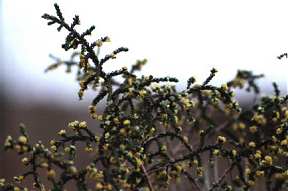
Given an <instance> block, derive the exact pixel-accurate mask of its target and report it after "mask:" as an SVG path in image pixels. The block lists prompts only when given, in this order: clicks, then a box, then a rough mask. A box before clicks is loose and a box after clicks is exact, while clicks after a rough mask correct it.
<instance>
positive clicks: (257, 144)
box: [0, 4, 288, 191]
mask: <svg viewBox="0 0 288 191" xmlns="http://www.w3.org/2000/svg"><path fill="white" fill-rule="evenodd" d="M55 9H56V16H53V15H49V14H44V15H43V16H42V17H43V18H44V19H46V20H47V21H48V25H57V26H58V28H57V29H58V31H60V30H61V29H65V30H66V31H67V32H68V35H67V37H66V40H65V42H64V44H63V45H62V47H63V48H64V49H65V50H66V51H68V50H71V49H72V50H74V52H76V53H73V54H72V57H71V60H69V61H63V60H61V59H58V58H55V60H56V63H55V64H53V65H51V66H50V67H48V68H47V71H49V70H52V69H54V68H57V67H58V66H60V65H64V66H66V67H67V71H68V72H70V71H71V67H75V68H77V69H78V72H77V79H78V81H79V84H80V90H79V92H78V94H79V98H80V99H81V98H82V96H83V94H84V92H85V91H86V90H87V89H88V88H90V89H93V90H95V94H96V96H95V98H94V99H93V101H92V103H91V105H90V106H89V112H90V115H91V117H92V118H93V119H95V120H96V121H97V123H96V122H95V123H96V125H94V127H91V128H90V127H89V128H88V125H87V123H86V122H85V121H73V122H70V123H69V124H68V125H67V127H66V128H64V129H62V130H60V131H59V132H58V133H57V138H56V137H55V138H53V139H51V141H50V142H49V143H48V144H44V143H43V142H41V141H38V142H36V143H31V142H30V139H29V135H28V134H27V131H26V128H25V126H24V125H20V136H19V137H16V138H12V137H11V136H8V137H7V139H6V141H5V149H6V150H13V151H15V152H17V153H18V154H19V155H21V156H22V160H21V162H22V164H23V165H25V166H26V171H25V172H23V174H21V175H18V176H15V177H14V178H13V180H9V181H8V180H5V179H0V188H1V190H14V191H18V190H28V189H31V188H32V187H34V188H33V190H35V189H36V190H42V191H44V190H53V191H58V190H65V189H67V185H69V184H70V185H71V184H72V185H74V186H73V187H74V188H75V189H76V190H79V191H80V190H81V191H85V190H139V191H144V190H150V191H152V190H154V191H156V190H168V189H170V190H173V189H178V190H197V191H200V190H209V191H212V190H225V191H228V190H231V191H232V190H236V191H238V190H239V191H240V190H257V189H258V190H267V191H277V190H279V191H280V190H283V191H284V190H287V189H288V181H287V180H288V169H287V168H288V166H287V164H288V160H287V159H288V148H287V145H288V134H287V131H288V104H287V102H288V96H281V94H280V91H279V89H278V87H277V85H276V84H275V83H274V84H273V86H274V89H275V95H273V96H270V97H268V96H267V97H261V98H260V99H259V101H258V102H257V103H255V105H253V106H251V107H250V108H249V109H245V110H244V109H242V108H241V107H240V106H239V104H238V102H237V101H236V100H235V95H234V91H235V89H236V88H240V89H246V90H247V91H252V92H254V93H253V94H259V91H260V90H259V88H258V86H257V84H256V81H257V79H259V78H261V77H263V76H262V75H254V74H253V73H252V72H250V71H243V70H242V71H238V73H237V75H236V77H235V78H234V79H233V80H231V81H229V82H228V83H225V84H223V85H222V86H220V87H218V86H214V85H210V81H211V80H212V79H213V78H214V76H215V75H216V73H217V70H216V69H212V70H211V72H210V75H209V76H208V78H207V79H206V80H205V81H204V82H198V81H196V80H195V79H194V78H193V77H191V78H190V79H188V81H187V87H186V88H185V89H183V90H180V91H179V90H176V88H175V85H176V83H177V82H178V80H177V79H176V78H173V77H154V76H151V75H150V76H138V75H136V74H135V72H137V71H138V70H140V69H141V67H142V66H143V65H145V64H146V60H138V61H137V62H136V64H135V65H133V66H132V67H131V69H127V68H121V69H119V70H117V71H112V72H105V71H104V70H103V67H104V64H105V63H106V62H108V61H109V60H111V59H114V58H116V56H118V54H119V53H121V52H126V51H128V49H127V48H123V47H121V48H118V49H116V50H114V51H113V52H112V53H111V54H108V55H106V56H104V57H103V58H100V54H99V50H100V48H101V47H102V46H103V45H104V44H105V43H106V42H108V41H110V39H109V38H108V37H102V38H99V39H98V40H96V41H93V42H89V41H88V40H87V37H88V36H89V35H91V33H92V32H93V30H94V29H95V27H94V26H92V27H90V28H89V29H87V30H86V31H85V32H83V33H79V32H78V31H77V30H76V26H77V25H79V24H80V20H79V17H78V16H75V17H74V18H73V22H72V24H68V23H67V22H66V20H65V19H64V17H63V16H62V13H61V11H60V9H59V7H58V5H57V4H55ZM99 102H101V103H103V104H104V105H105V106H104V111H103V112H99V111H98V110H97V108H98V107H97V105H99V104H98V103H99ZM95 128H98V129H99V130H97V131H95ZM82 151H83V152H82ZM84 151H85V152H87V154H86V155H85V153H84ZM79 152H80V154H79ZM79 158H88V159H89V160H90V161H89V163H88V164H83V163H80V164H78V163H77V162H76V160H78V159H79ZM30 177H31V180H33V182H34V183H33V186H32V185H29V183H30V182H31V181H29V180H26V179H29V178H30ZM70 189H71V187H70Z"/></svg>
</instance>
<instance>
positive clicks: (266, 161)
mask: <svg viewBox="0 0 288 191" xmlns="http://www.w3.org/2000/svg"><path fill="white" fill-rule="evenodd" d="M263 163H264V164H266V165H268V166H271V165H272V163H273V159H272V157H271V156H269V155H266V156H265V157H264V161H263Z"/></svg>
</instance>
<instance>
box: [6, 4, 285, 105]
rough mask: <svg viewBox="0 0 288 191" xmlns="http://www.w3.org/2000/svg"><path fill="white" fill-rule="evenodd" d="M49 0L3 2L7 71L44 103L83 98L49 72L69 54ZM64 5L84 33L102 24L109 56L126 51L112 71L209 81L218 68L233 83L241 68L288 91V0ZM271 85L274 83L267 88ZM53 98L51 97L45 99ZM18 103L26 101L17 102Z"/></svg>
mask: <svg viewBox="0 0 288 191" xmlns="http://www.w3.org/2000/svg"><path fill="white" fill-rule="evenodd" d="M54 2H55V0H54V1H50V0H45V1H44V0H43V1H42V0H41V1H39V0H25V1H23V0H3V1H2V4H1V20H2V21H1V27H0V30H1V33H0V35H1V46H2V47H3V48H2V53H1V60H2V62H1V66H2V67H1V70H3V67H4V71H5V78H6V81H5V84H6V87H8V89H9V92H12V93H13V92H14V94H15V93H17V94H16V95H21V96H23V95H26V96H28V97H33V99H36V100H38V99H39V100H40V101H41V99H42V98H43V97H45V99H49V100H51V99H52V100H58V99H59V100H63V98H65V99H66V100H67V99H68V100H71V99H73V100H76V99H77V93H76V91H77V89H78V86H77V85H75V82H74V76H69V75H66V74H64V72H63V71H64V69H60V70H59V71H56V72H52V73H48V74H44V72H43V71H44V69H45V67H46V66H47V65H49V64H50V63H51V62H52V60H51V59H49V57H48V55H49V53H52V54H54V55H57V56H61V57H64V58H65V57H66V58H67V57H69V55H70V53H69V52H68V53H67V52H65V51H64V50H62V49H61V44H62V42H63V40H64V37H65V33H58V32H57V30H56V28H55V27H51V26H50V27H48V26H47V25H46V21H44V20H43V19H41V15H42V14H43V13H52V14H55V11H54V8H53V3H54ZM57 3H58V4H59V5H60V7H61V8H62V12H63V14H64V17H65V18H66V19H67V21H71V20H72V18H73V16H74V14H79V15H80V19H81V21H82V23H81V24H82V25H83V26H82V27H83V28H80V29H86V27H89V26H90V25H95V26H96V30H95V31H96V33H94V36H93V38H92V39H97V38H99V37H101V36H105V35H108V36H109V37H110V38H111V39H112V42H111V43H110V44H108V45H107V46H105V47H106V48H105V50H104V52H105V51H106V52H107V53H109V52H110V51H112V50H113V49H115V48H117V47H120V46H126V47H128V48H129V49H130V51H129V52H127V53H123V54H121V55H119V56H118V57H117V59H116V60H113V61H112V62H110V63H109V64H107V66H106V69H107V70H109V69H111V68H120V67H122V66H130V65H131V64H133V63H134V62H135V60H136V59H142V58H147V59H148V65H147V66H146V68H144V70H143V73H144V74H153V75H159V76H167V75H170V76H175V77H178V78H179V79H180V80H181V81H182V82H183V83H182V84H184V83H185V82H186V80H187V78H189V77H190V76H192V75H193V76H196V78H197V79H199V81H200V80H203V78H205V77H206V76H207V75H209V70H210V69H211V68H212V67H215V68H217V69H218V70H219V74H218V76H217V77H216V83H219V84H221V83H223V82H225V81H227V80H229V79H231V78H232V77H233V76H234V75H235V73H236V71H237V69H248V70H253V71H254V72H255V73H264V74H265V75H266V76H267V80H265V83H266V82H269V81H276V82H278V83H280V84H281V88H282V89H284V90H285V89H286V91H287V81H288V79H287V69H288V59H283V60H281V61H279V60H278V59H277V58H276V57H277V56H278V55H280V54H282V53H284V52H288V25H287V19H288V11H287V7H288V1H284V0H283V1H275V0H271V1H265V0H253V1H251V0H241V1H233V0H225V1H224V0H217V1H215V0H210V1H208V0H201V1H199V0H197V1H196V0H195V1H193V0H187V1H184V0H177V1H176V0H174V1H169V0H165V1H161V0H159V1H157V0H145V1H138V0H129V1H128V0H121V1H119V0H114V1H112V0H90V1H88V0H86V1H73V0H69V1H67V0H66V1H64V0H58V1H57ZM267 87H269V85H268V84H267ZM45 95H49V96H45ZM18 99H19V97H18Z"/></svg>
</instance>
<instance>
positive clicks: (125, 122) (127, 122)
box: [123, 119, 131, 126]
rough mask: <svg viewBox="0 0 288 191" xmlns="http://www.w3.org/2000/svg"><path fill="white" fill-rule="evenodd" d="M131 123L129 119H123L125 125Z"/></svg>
mask: <svg viewBox="0 0 288 191" xmlns="http://www.w3.org/2000/svg"><path fill="white" fill-rule="evenodd" d="M130 123H131V121H130V120H129V119H125V120H124V121H123V125H125V126H128V125H130Z"/></svg>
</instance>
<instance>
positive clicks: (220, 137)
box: [217, 136, 226, 144]
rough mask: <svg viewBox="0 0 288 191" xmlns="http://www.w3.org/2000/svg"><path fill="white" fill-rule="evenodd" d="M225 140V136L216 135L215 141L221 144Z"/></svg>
mask: <svg viewBox="0 0 288 191" xmlns="http://www.w3.org/2000/svg"><path fill="white" fill-rule="evenodd" d="M225 142H226V137H223V136H218V137H217V143H219V144H223V143H225Z"/></svg>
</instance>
